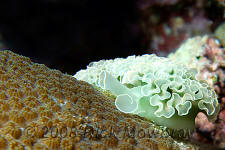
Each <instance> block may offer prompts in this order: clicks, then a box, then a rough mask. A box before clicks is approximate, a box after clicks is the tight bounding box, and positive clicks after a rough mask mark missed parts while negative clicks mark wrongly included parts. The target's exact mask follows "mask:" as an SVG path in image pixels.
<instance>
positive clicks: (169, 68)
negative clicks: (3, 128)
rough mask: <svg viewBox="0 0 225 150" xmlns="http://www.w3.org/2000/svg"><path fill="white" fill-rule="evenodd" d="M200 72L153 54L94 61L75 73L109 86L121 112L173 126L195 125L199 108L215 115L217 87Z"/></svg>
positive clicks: (98, 84) (185, 126) (210, 114)
mask: <svg viewBox="0 0 225 150" xmlns="http://www.w3.org/2000/svg"><path fill="white" fill-rule="evenodd" d="M196 73H197V72H196V70H194V69H189V68H187V67H185V66H184V65H181V64H178V63H176V62H173V61H171V60H170V59H168V58H164V57H158V56H156V55H154V54H152V55H143V56H129V57H127V58H126V59H123V58H117V59H114V60H101V61H99V62H93V63H91V64H90V65H89V66H88V67H87V69H86V70H81V71H79V72H77V73H76V74H75V75H74V77H75V78H77V79H79V80H84V81H86V82H88V83H90V84H93V85H95V86H97V87H100V88H101V89H103V90H109V91H110V92H111V93H112V94H113V95H115V96H116V99H115V105H116V107H117V109H118V110H120V111H121V112H124V113H130V114H136V115H139V116H141V117H144V118H147V119H148V120H151V121H153V122H155V123H156V124H158V125H162V126H166V127H168V128H171V129H193V128H194V119H195V116H196V115H197V113H198V112H200V111H202V112H204V113H205V114H207V115H208V116H209V117H212V116H214V115H215V113H217V112H218V109H219V105H218V101H217V97H216V94H215V92H214V90H212V89H211V88H210V87H209V85H208V84H207V83H206V82H205V81H199V80H197V79H196V78H195V75H196Z"/></svg>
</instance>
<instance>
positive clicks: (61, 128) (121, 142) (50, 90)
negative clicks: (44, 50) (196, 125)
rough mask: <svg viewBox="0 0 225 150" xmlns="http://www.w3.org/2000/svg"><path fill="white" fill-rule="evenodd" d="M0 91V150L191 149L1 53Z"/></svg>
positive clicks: (80, 86)
mask: <svg viewBox="0 0 225 150" xmlns="http://www.w3.org/2000/svg"><path fill="white" fill-rule="evenodd" d="M0 89H1V93H0V109H1V110H0V149H12V150H14V149H20V150H24V149H34V150H38V149H39V150H50V149H62V150H72V149H77V150H78V149H79V150H81V149H84V150H90V149H98V150H99V149H103V150H105V149H120V150H145V149H151V150H158V149H160V150H167V149H192V148H193V145H191V144H185V143H181V142H177V141H175V140H174V139H172V138H171V137H170V136H168V134H167V132H166V131H164V130H163V129H162V128H160V127H158V126H156V125H154V124H151V123H149V122H148V121H146V120H145V119H143V118H141V117H138V116H135V115H128V114H125V113H122V112H120V111H118V110H117V109H116V107H115V105H114V103H113V102H112V100H110V99H109V98H107V97H105V96H104V95H102V94H101V93H100V92H98V91H97V90H95V89H94V88H93V87H92V86H91V85H90V84H88V83H86V82H83V81H78V80H76V79H75V78H73V77H72V76H70V75H67V74H63V73H61V72H60V71H57V70H52V69H49V68H47V67H46V66H45V65H41V64H36V63H33V62H31V60H30V59H29V58H27V57H23V56H20V55H17V54H14V53H13V52H11V51H0ZM132 131H135V132H132ZM133 133H134V134H133Z"/></svg>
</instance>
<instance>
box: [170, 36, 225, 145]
mask: <svg viewBox="0 0 225 150" xmlns="http://www.w3.org/2000/svg"><path fill="white" fill-rule="evenodd" d="M168 57H169V58H170V59H172V60H176V61H179V62H180V63H183V64H185V65H187V66H188V67H193V68H197V69H198V72H199V73H198V75H197V78H198V79H203V80H207V82H208V83H209V84H210V86H211V87H212V88H214V90H215V91H216V93H217V96H218V100H219V103H220V112H219V115H218V117H217V119H216V120H215V122H213V124H214V125H213V126H215V130H212V131H210V133H208V134H204V133H205V132H204V129H205V125H204V124H199V126H198V127H197V132H196V133H194V134H193V135H194V136H193V137H194V141H195V142H198V143H205V144H210V143H211V145H210V146H212V145H213V146H214V147H220V148H225V138H224V137H225V132H224V128H225V121H224V119H223V114H224V110H225V72H224V68H225V49H224V48H223V47H221V45H220V43H219V42H218V40H216V39H213V38H210V37H208V36H202V37H200V36H198V37H193V38H190V39H188V40H186V41H185V42H184V44H182V45H181V46H180V47H179V48H178V50H177V51H176V52H175V53H172V54H170V55H169V56H168ZM200 119H201V118H200ZM203 120H204V118H202V121H203ZM198 122H201V120H198ZM195 137H198V138H195ZM199 137H202V138H199ZM203 137H204V138H206V139H205V140H203ZM203 141H204V142H203Z"/></svg>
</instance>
